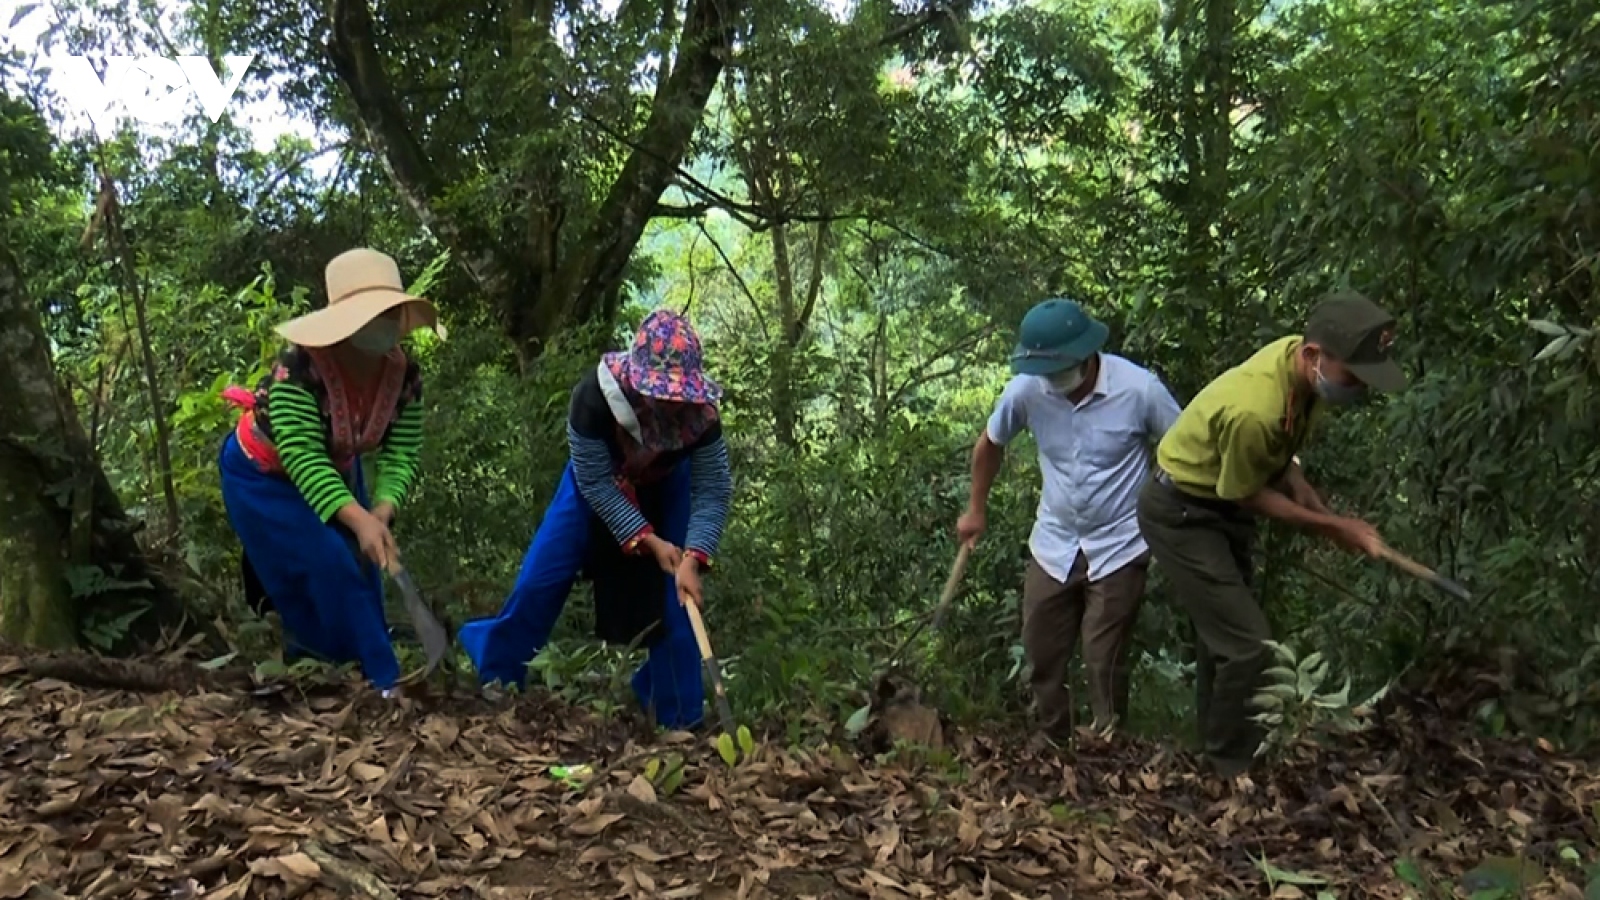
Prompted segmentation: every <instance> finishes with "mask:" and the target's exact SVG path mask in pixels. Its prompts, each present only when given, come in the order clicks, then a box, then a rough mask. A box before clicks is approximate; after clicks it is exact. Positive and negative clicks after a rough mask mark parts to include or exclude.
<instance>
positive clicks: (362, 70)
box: [327, 0, 514, 297]
mask: <svg viewBox="0 0 1600 900" xmlns="http://www.w3.org/2000/svg"><path fill="white" fill-rule="evenodd" d="M331 17H332V19H333V35H332V37H331V38H330V39H329V41H328V47H327V50H328V57H329V59H330V60H331V61H332V62H333V66H334V69H335V71H337V72H338V74H339V80H340V81H342V82H343V83H344V85H345V89H346V90H348V91H349V92H350V98H351V100H352V101H353V102H354V103H355V106H356V113H357V116H358V118H359V120H360V125H361V130H362V132H363V136H364V137H365V138H366V142H367V144H368V145H369V146H371V148H372V149H373V150H374V151H375V152H376V153H377V155H378V158H379V160H380V161H381V162H382V163H383V166H384V168H385V169H386V170H387V171H388V173H389V178H390V180H391V181H393V182H394V185H395V189H396V190H397V191H398V192H399V194H400V196H401V197H402V198H403V199H404V200H405V203H406V205H407V206H409V207H410V208H411V210H412V212H413V213H414V214H415V215H416V216H417V218H418V219H420V220H421V222H422V224H423V226H424V227H425V228H427V229H428V230H430V231H432V232H433V233H434V234H436V235H438V237H439V239H440V241H441V242H443V243H444V244H445V246H447V247H449V248H450V249H451V251H452V252H453V253H454V254H455V256H456V257H457V258H458V259H460V260H461V261H462V263H463V265H465V267H466V269H467V273H468V274H469V275H470V276H471V277H472V279H473V281H474V282H476V283H477V285H478V287H479V288H480V289H482V290H483V291H484V293H486V294H488V295H490V296H492V297H506V296H508V295H509V294H510V292H511V289H512V285H513V284H514V280H513V276H512V274H511V270H510V267H508V266H507V265H506V264H505V263H504V261H503V260H502V259H501V258H500V256H499V254H498V252H497V250H496V245H495V244H494V242H493V241H492V240H490V239H489V238H488V237H487V235H484V234H481V233H478V232H477V231H476V230H475V229H473V228H471V227H470V226H468V225H467V224H465V223H462V222H458V221H456V220H455V219H454V218H453V217H451V216H447V215H445V214H443V213H441V212H439V210H438V209H437V208H436V206H435V204H436V203H437V201H438V199H439V198H440V197H442V196H443V195H444V185H443V184H442V183H441V182H440V180H439V176H438V173H437V172H436V171H435V170H434V168H433V165H432V163H431V162H430V161H429V160H428V158H427V154H426V153H425V152H424V151H423V149H422V145H421V144H420V143H419V142H418V141H417V138H416V136H415V135H413V134H412V132H411V129H410V128H409V127H408V126H407V124H406V117H405V110H404V109H403V108H401V105H400V101H399V99H398V98H397V97H396V96H395V93H394V88H393V86H392V85H391V84H390V81H389V77H388V74H387V73H386V72H385V71H384V68H383V59H382V57H380V56H379V55H378V49H377V39H376V36H375V34H374V28H373V23H372V10H371V9H370V8H368V6H367V0H333V5H332V9H331Z"/></svg>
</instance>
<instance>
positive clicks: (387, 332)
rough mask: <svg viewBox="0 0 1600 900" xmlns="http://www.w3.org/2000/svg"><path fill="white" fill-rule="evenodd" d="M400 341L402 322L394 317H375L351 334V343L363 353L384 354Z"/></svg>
mask: <svg viewBox="0 0 1600 900" xmlns="http://www.w3.org/2000/svg"><path fill="white" fill-rule="evenodd" d="M399 343H400V323H399V322H396V321H394V320H393V319H373V320H372V321H371V322H368V323H367V324H365V325H363V326H361V330H360V331H357V332H356V333H355V334H352V335H350V345H351V346H352V347H355V348H356V349H357V350H360V351H361V352H362V353H367V354H371V355H372V356H382V355H384V354H385V353H388V352H389V351H390V350H393V349H394V348H395V346H396V345H398V344H399Z"/></svg>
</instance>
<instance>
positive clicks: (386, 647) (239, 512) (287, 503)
mask: <svg viewBox="0 0 1600 900" xmlns="http://www.w3.org/2000/svg"><path fill="white" fill-rule="evenodd" d="M217 464H218V467H219V468H220V469H221V471H222V503H223V505H224V506H225V507H227V510H228V521H229V522H230V523H232V525H233V531H234V533H235V534H237V535H238V536H239V543H240V544H242V545H243V546H244V552H245V555H246V556H247V557H249V559H250V565H251V567H253V568H254V569H255V572H256V576H257V577H258V578H259V579H260V580H261V586H262V588H263V589H264V590H265V591H266V593H267V596H268V597H270V598H271V599H272V605H273V606H274V607H275V608H276V609H277V610H278V615H279V617H281V618H282V620H283V632H284V650H285V652H286V655H297V654H302V653H304V654H309V655H311V656H314V657H317V658H319V659H322V660H324V661H326V662H330V663H334V664H336V665H337V664H342V663H348V662H356V663H360V664H361V671H362V673H363V674H364V675H366V676H367V679H368V680H370V681H371V682H372V683H373V685H375V686H376V687H379V688H389V687H393V686H394V683H395V682H396V681H398V680H399V678H400V662H399V660H398V659H396V658H395V655H394V645H393V644H391V643H390V641H389V627H388V623H387V622H385V620H384V615H383V573H381V572H379V571H378V567H377V566H375V565H373V564H372V563H370V562H369V561H368V560H367V559H366V558H365V557H363V556H361V555H360V552H359V551H355V552H352V548H351V546H350V544H349V542H348V541H347V539H346V538H345V536H344V534H343V533H342V532H340V531H339V530H338V529H336V528H334V527H333V525H332V524H329V523H325V522H323V521H322V519H321V518H319V517H318V516H317V514H316V512H314V511H313V510H312V509H311V504H309V503H307V502H306V499H305V497H304V496H302V495H301V494H300V490H299V488H296V487H295V486H294V483H293V482H291V481H290V480H289V479H288V478H286V477H284V476H282V475H269V474H267V473H265V472H262V471H261V470H260V469H258V468H256V464H255V463H253V462H251V461H250V458H249V457H247V456H245V455H244V451H243V450H241V449H239V440H238V438H237V437H235V436H234V435H231V434H230V435H228V439H227V440H226V441H224V442H223V443H222V452H221V454H220V456H219V458H218V461H217ZM366 493H367V492H366V485H365V484H364V483H363V481H362V476H361V467H360V466H359V465H358V466H356V476H355V495H356V497H357V499H358V500H360V501H361V502H362V503H363V504H365V503H366Z"/></svg>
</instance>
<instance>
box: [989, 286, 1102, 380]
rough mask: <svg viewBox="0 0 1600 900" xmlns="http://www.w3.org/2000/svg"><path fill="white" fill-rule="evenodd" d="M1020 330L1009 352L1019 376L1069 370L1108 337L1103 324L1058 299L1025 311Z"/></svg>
mask: <svg viewBox="0 0 1600 900" xmlns="http://www.w3.org/2000/svg"><path fill="white" fill-rule="evenodd" d="M1021 331H1022V333H1021V334H1020V335H1019V336H1018V338H1017V347H1016V349H1015V350H1013V351H1012V353H1011V371H1012V372H1014V373H1016V374H1018V375H1054V374H1055V373H1057V372H1060V371H1062V370H1063V369H1070V368H1072V367H1073V366H1076V365H1079V364H1080V363H1083V362H1085V361H1087V360H1088V359H1089V357H1091V356H1093V355H1094V354H1095V353H1097V352H1099V350H1100V348H1101V347H1104V346H1105V344H1106V338H1107V337H1109V336H1110V334H1111V329H1109V328H1107V327H1106V326H1105V323H1103V322H1096V321H1095V320H1094V319H1091V318H1089V316H1088V314H1087V313H1085V312H1084V311H1083V310H1082V309H1081V308H1080V307H1079V306H1078V304H1076V303H1074V302H1072V301H1071V300H1063V299H1060V298H1053V299H1050V300H1046V301H1044V302H1043V303H1040V304H1038V305H1037V306H1035V307H1034V308H1033V309H1030V310H1028V314H1027V315H1026V316H1023V317H1022V329H1021Z"/></svg>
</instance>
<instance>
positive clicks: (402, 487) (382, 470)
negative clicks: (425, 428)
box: [372, 403, 422, 507]
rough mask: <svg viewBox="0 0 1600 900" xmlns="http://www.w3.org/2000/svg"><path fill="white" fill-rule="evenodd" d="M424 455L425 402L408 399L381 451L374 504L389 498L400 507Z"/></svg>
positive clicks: (386, 436)
mask: <svg viewBox="0 0 1600 900" xmlns="http://www.w3.org/2000/svg"><path fill="white" fill-rule="evenodd" d="M421 458H422V404H420V403H407V404H406V405H405V406H403V407H401V409H400V415H398V416H396V417H395V420H394V423H393V424H391V425H390V426H389V433H388V434H387V435H385V436H384V439H383V449H381V450H380V451H378V486H377V490H375V491H373V493H372V504H373V505H374V506H376V505H378V504H379V503H383V502H385V501H387V502H389V503H392V504H394V505H395V506H397V507H398V506H399V505H400V501H401V500H404V499H405V496H406V492H407V491H409V490H411V482H413V481H415V480H416V477H417V461H418V460H419V459H421Z"/></svg>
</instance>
